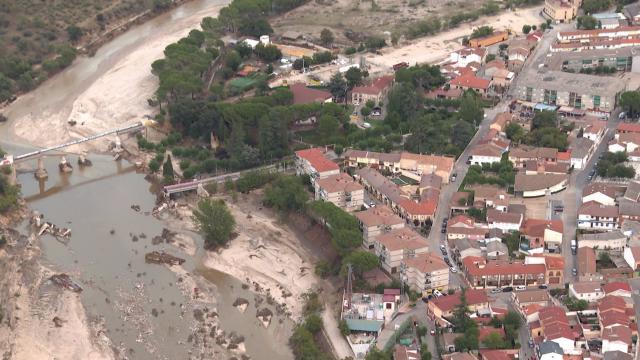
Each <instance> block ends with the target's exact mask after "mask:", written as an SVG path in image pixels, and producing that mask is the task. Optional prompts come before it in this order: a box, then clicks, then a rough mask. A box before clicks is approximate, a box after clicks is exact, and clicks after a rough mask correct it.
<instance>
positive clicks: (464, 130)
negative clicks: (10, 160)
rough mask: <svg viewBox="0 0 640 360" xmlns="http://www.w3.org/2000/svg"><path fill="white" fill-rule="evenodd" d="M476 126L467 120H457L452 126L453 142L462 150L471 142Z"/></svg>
mask: <svg viewBox="0 0 640 360" xmlns="http://www.w3.org/2000/svg"><path fill="white" fill-rule="evenodd" d="M475 132H476V129H475V127H474V126H473V125H472V124H470V123H468V122H466V121H457V122H456V123H455V124H453V127H452V128H451V142H452V143H453V144H454V145H455V146H457V147H458V148H459V149H460V150H461V151H462V150H463V149H464V148H465V147H466V146H467V144H469V142H470V141H471V139H472V138H473V135H474V134H475Z"/></svg>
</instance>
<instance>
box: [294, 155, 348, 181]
mask: <svg viewBox="0 0 640 360" xmlns="http://www.w3.org/2000/svg"><path fill="white" fill-rule="evenodd" d="M339 173H340V167H339V166H338V164H336V163H334V162H333V161H331V160H329V159H328V158H327V157H326V156H325V155H324V151H323V149H321V148H311V149H305V150H298V151H296V174H297V175H309V177H310V178H311V183H312V184H315V181H316V179H324V178H326V177H329V176H331V175H338V174H339Z"/></svg>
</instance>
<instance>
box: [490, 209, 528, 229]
mask: <svg viewBox="0 0 640 360" xmlns="http://www.w3.org/2000/svg"><path fill="white" fill-rule="evenodd" d="M523 218H524V217H523V216H522V214H519V213H512V212H503V211H499V210H496V209H488V210H487V224H488V225H489V229H500V230H502V231H503V232H508V231H518V230H520V227H521V226H522V219H523Z"/></svg>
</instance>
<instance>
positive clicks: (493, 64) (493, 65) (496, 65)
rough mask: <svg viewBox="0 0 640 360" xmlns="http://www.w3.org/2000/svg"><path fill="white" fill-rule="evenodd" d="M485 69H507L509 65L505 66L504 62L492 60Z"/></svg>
mask: <svg viewBox="0 0 640 360" xmlns="http://www.w3.org/2000/svg"><path fill="white" fill-rule="evenodd" d="M484 67H485V68H486V69H489V68H498V69H506V68H507V65H505V63H504V61H501V60H498V59H495V60H491V61H489V62H488V63H486V64H485V66H484Z"/></svg>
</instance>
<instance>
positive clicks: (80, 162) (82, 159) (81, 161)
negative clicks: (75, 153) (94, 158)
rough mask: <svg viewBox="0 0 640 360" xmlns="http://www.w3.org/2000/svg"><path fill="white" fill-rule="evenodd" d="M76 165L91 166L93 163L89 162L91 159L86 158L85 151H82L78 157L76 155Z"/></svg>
mask: <svg viewBox="0 0 640 360" xmlns="http://www.w3.org/2000/svg"><path fill="white" fill-rule="evenodd" d="M78 165H80V166H91V165H93V164H92V163H91V160H89V159H87V153H86V152H84V151H83V152H82V154H80V157H78Z"/></svg>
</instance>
